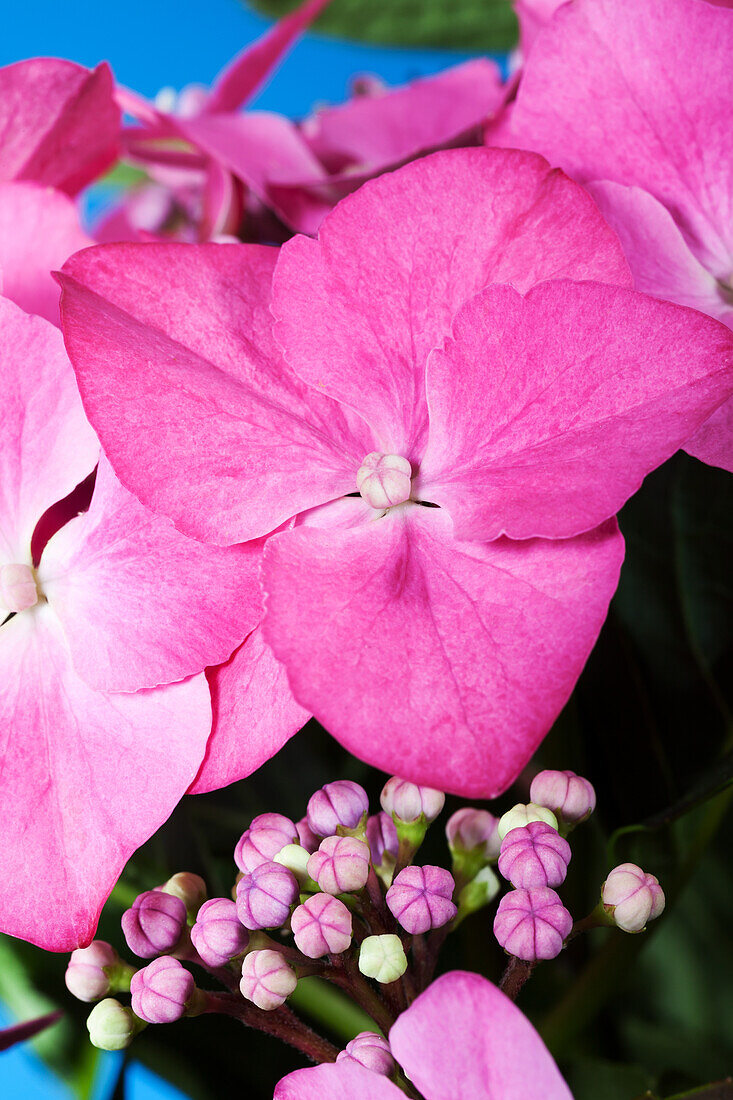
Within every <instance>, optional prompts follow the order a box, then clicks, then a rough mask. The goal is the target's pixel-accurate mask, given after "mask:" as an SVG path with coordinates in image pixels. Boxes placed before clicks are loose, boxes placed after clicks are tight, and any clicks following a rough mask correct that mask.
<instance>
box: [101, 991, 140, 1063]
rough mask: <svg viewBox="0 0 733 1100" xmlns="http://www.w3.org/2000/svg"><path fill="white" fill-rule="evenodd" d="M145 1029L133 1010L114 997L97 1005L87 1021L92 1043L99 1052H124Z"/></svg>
mask: <svg viewBox="0 0 733 1100" xmlns="http://www.w3.org/2000/svg"><path fill="white" fill-rule="evenodd" d="M144 1027H145V1024H144V1022H143V1021H142V1020H137V1019H135V1016H134V1015H133V1013H132V1011H131V1009H129V1008H125V1007H124V1005H121V1004H120V1002H119V1001H115V1000H114V998H113V997H107V998H106V999H105V1000H104V1001H100V1002H99V1004H98V1005H95V1006H94V1008H93V1009H92V1011H91V1012H90V1013H89V1018H88V1020H87V1030H88V1032H89V1039H90V1042H91V1043H92V1046H95V1047H98V1048H99V1050H124V1049H125V1047H129V1045H130V1043H131V1042H132V1040H133V1039H134V1038H135V1036H136V1035H137V1034H138V1032H140V1031H142V1029H143V1028H144Z"/></svg>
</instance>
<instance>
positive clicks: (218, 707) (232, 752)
mask: <svg viewBox="0 0 733 1100" xmlns="http://www.w3.org/2000/svg"><path fill="white" fill-rule="evenodd" d="M208 678H209V685H210V687H211V703H212V707H213V711H214V728H213V730H212V733H211V737H210V738H209V741H208V744H207V746H206V756H205V757H204V760H203V763H202V765H201V768H200V769H199V773H198V775H197V776H196V779H195V780H194V782H193V783H192V785H191V787H190V790H189V794H203V793H204V792H205V791H214V790H217V789H218V788H219V787H226V786H228V785H229V784H230V783H236V782H237V780H239V779H244V777H245V776H247V775H251V774H252V772H253V771H256V769H257V768H259V767H260V765H261V764H264V762H265V761H266V760H269V759H270V758H271V757H273V756H274V755H275V753H276V752H278V751H279V749H281V748H282V746H283V745H284V744H285V742H286V741H288V740H289V739H290V738H291V737H292V736H293V734H295V733H297V732H298V730H299V729H301V728H302V727H303V726H304V725H305V723H306V722H307V721H308V719H309V718H310V714H309V713H308V711H306V710H303V708H302V707H300V706H298V704H297V703H296V702H295V699H294V698H293V694H292V692H291V690H290V688H289V686H288V679H287V676H286V674H285V669H284V668H283V666H282V665H281V664H280V662H279V661H277V660H276V659H275V657H274V655H273V653H272V651H271V649H270V648H269V646H268V645H266V644H265V641H264V639H263V637H262V631H261V630H260V629H259V628H257V629H256V630H254V631H253V632H252V633H251V634H250V635H249V637H248V638H247V639H246V640H245V642H244V643H243V644H242V645H241V646H240V647H239V649H238V650H237V651H236V652H235V653H234V655H233V656H232V657H231V658H230V660H229V661H227V663H226V664H224V665H219V667H218V668H213V669H210V670H209V672H208Z"/></svg>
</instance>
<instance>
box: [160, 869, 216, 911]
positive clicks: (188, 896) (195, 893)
mask: <svg viewBox="0 0 733 1100" xmlns="http://www.w3.org/2000/svg"><path fill="white" fill-rule="evenodd" d="M158 889H159V890H161V891H162V892H163V893H164V894H171V895H172V896H173V897H174V898H180V899H181V901H182V902H183V904H184V905H185V906H186V912H187V913H188V915H189V916H190V917H192V918H193V917H195V916H196V914H197V913H198V911H199V909H200V908H201V906H202V905H203V904H204V902H205V901H206V883H205V882H204V880H203V879H202V878H201V876H200V875H194V874H193V873H192V872H191V871H179V872H178V874H177V875H173V876H172V877H171V878H169V879H168V881H167V882H166V883H164V884H163V885H162V886H159V887H158Z"/></svg>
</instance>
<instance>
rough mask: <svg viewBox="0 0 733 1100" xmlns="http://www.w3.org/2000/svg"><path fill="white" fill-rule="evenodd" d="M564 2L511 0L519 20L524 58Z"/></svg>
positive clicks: (564, 0) (560, 0)
mask: <svg viewBox="0 0 733 1100" xmlns="http://www.w3.org/2000/svg"><path fill="white" fill-rule="evenodd" d="M566 2H567V0H513V5H514V10H515V12H516V13H517V19H518V20H519V42H520V46H521V50H522V54H523V56H524V57H525V58H526V57H527V56H528V55H529V51H530V50H531V49H532V46H533V45H534V40H535V38H536V37H537V35H538V34H539V33H540V31H541V30H543V29H544V27H546V26H547V24H548V23H549V22H550V20H551V19H552V17H553V15H554V14H555V12H556V11H557V9H558V8H560V7H562V5H563V4H564V3H566Z"/></svg>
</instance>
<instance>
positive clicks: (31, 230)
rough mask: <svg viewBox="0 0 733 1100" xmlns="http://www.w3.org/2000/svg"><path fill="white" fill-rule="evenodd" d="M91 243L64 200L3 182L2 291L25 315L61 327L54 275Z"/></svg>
mask: <svg viewBox="0 0 733 1100" xmlns="http://www.w3.org/2000/svg"><path fill="white" fill-rule="evenodd" d="M90 244H92V240H91V238H90V237H88V236H87V235H86V233H84V232H83V231H82V228H81V226H80V225H79V215H78V214H77V212H76V207H75V206H74V204H73V203H72V202H71V200H70V199H68V198H67V196H66V195H64V194H62V193H61V192H60V191H52V190H51V189H50V188H48V187H40V186H39V185H38V184H35V183H0V287H1V289H2V293H3V294H4V296H5V297H6V298H11V299H12V300H13V301H14V302H17V303H18V305H19V306H21V307H22V308H23V309H24V310H25V311H26V312H27V313H38V314H40V316H41V317H45V318H46V319H47V320H48V321H53V323H54V324H56V325H57V324H58V323H59V288H58V286H57V285H56V283H55V282H54V280H53V278H52V276H51V272H52V271H54V270H56V268H59V267H61V265H62V264H63V262H64V261H65V260H67V259H68V257H69V256H71V254H72V253H73V252H78V251H79V249H80V248H86V247H87V245H90Z"/></svg>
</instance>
